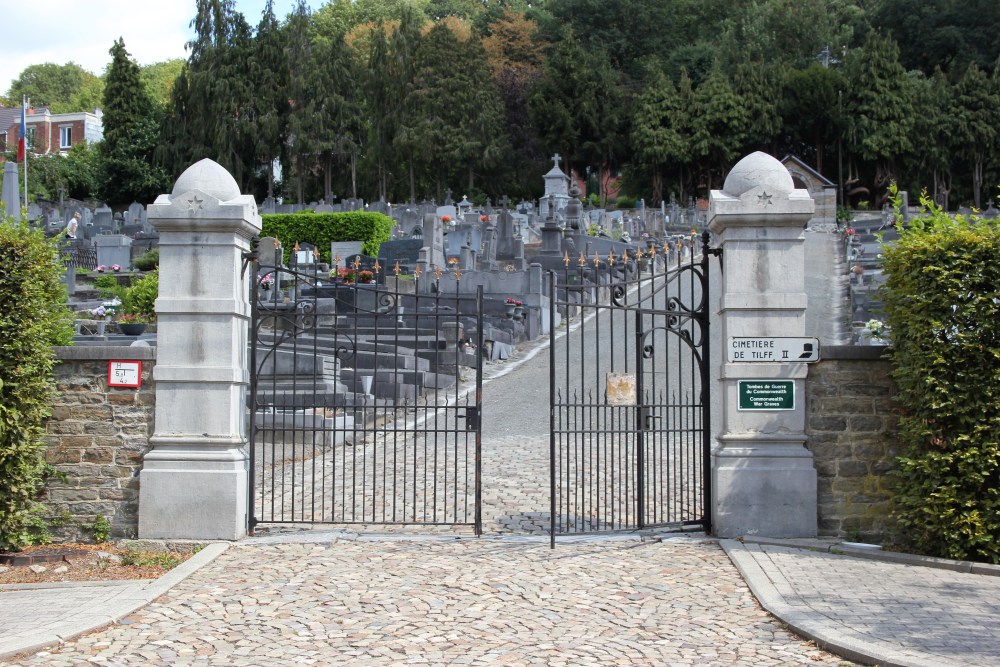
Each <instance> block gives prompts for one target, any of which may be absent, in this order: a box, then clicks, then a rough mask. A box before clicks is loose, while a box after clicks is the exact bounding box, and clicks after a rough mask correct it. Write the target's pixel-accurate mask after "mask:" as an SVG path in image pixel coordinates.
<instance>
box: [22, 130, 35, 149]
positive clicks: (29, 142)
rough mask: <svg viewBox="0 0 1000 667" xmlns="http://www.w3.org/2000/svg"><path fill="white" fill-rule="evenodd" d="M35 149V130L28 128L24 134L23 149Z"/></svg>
mask: <svg viewBox="0 0 1000 667" xmlns="http://www.w3.org/2000/svg"><path fill="white" fill-rule="evenodd" d="M34 147H35V128H33V127H29V128H28V131H27V132H25V133H24V148H25V150H31V149H32V148H34Z"/></svg>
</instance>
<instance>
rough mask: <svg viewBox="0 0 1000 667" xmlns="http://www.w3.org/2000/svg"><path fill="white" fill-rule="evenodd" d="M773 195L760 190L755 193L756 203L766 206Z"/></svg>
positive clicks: (770, 202)
mask: <svg viewBox="0 0 1000 667" xmlns="http://www.w3.org/2000/svg"><path fill="white" fill-rule="evenodd" d="M773 196H774V195H769V194H767V192H762V193H761V194H759V195H757V203H758V204H760V205H761V206H768V205H770V204H772V203H773V202H772V201H771V197H773Z"/></svg>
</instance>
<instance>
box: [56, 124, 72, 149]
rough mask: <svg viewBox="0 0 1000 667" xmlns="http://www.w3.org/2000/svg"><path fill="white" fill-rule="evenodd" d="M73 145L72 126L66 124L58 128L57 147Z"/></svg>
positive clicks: (65, 147) (63, 147)
mask: <svg viewBox="0 0 1000 667" xmlns="http://www.w3.org/2000/svg"><path fill="white" fill-rule="evenodd" d="M72 145H73V127H72V126H71V125H67V126H65V127H60V128H59V148H61V149H67V148H69V147H70V146H72Z"/></svg>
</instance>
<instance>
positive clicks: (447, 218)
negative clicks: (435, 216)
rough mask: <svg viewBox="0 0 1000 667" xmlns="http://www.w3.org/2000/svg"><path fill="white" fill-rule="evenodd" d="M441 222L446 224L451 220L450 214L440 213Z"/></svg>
mask: <svg viewBox="0 0 1000 667" xmlns="http://www.w3.org/2000/svg"><path fill="white" fill-rule="evenodd" d="M441 222H442V223H444V224H446V225H447V224H448V223H450V222H451V216H450V215H442V216H441Z"/></svg>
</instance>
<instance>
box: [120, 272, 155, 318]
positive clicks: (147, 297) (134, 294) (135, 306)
mask: <svg viewBox="0 0 1000 667" xmlns="http://www.w3.org/2000/svg"><path fill="white" fill-rule="evenodd" d="M159 292H160V271H159V270H156V271H153V272H152V273H148V274H146V275H144V276H143V277H142V278H139V279H138V280H135V281H133V282H132V284H131V285H129V286H128V287H122V288H121V289H120V292H119V295H118V298H119V299H121V300H122V312H123V313H132V314H134V315H140V316H142V317H143V318H144V319H146V320H152V319H153V318H155V317H156V297H157V296H158V295H159Z"/></svg>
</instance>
